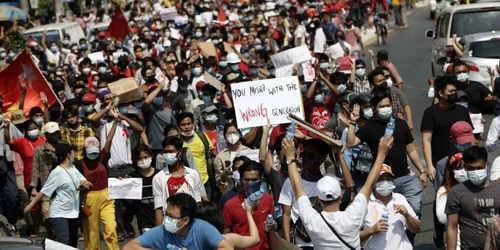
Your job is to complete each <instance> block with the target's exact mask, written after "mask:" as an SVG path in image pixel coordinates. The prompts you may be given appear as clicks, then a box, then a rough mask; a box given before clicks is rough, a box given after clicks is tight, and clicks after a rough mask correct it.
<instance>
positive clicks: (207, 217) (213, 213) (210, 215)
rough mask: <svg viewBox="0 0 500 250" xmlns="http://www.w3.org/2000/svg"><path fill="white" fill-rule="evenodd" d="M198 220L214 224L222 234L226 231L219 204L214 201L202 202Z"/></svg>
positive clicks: (197, 210)
mask: <svg viewBox="0 0 500 250" xmlns="http://www.w3.org/2000/svg"><path fill="white" fill-rule="evenodd" d="M196 218H197V219H201V220H204V221H206V222H208V223H210V224H212V226H214V227H215V228H217V230H219V232H220V233H222V232H223V231H224V220H223V219H222V216H221V214H220V211H219V208H218V207H217V204H216V203H215V202H213V201H203V202H201V204H200V205H198V208H197V209H196Z"/></svg>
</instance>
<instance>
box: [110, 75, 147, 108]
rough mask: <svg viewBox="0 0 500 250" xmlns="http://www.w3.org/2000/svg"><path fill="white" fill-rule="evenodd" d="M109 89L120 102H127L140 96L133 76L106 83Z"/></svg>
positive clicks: (140, 93)
mask: <svg viewBox="0 0 500 250" xmlns="http://www.w3.org/2000/svg"><path fill="white" fill-rule="evenodd" d="M108 88H109V91H111V93H113V94H114V95H116V96H118V97H119V98H120V103H127V102H131V101H135V100H138V99H140V98H142V92H141V91H140V90H139V87H137V83H135V79H134V78H133V77H128V78H123V79H120V80H118V81H116V82H112V83H109V84H108Z"/></svg>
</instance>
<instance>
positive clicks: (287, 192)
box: [278, 178, 318, 247]
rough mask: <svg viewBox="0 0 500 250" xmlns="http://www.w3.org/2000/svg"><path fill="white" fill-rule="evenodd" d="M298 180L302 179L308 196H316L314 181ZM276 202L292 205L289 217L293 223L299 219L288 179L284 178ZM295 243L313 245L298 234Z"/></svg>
mask: <svg viewBox="0 0 500 250" xmlns="http://www.w3.org/2000/svg"><path fill="white" fill-rule="evenodd" d="M300 180H301V181H302V188H303V189H304V192H305V193H306V195H307V197H308V198H311V197H317V196H318V195H317V194H316V182H309V181H306V180H303V179H302V178H301V179H300ZM278 203H279V204H282V205H285V206H292V212H291V218H292V220H293V222H294V223H295V222H297V220H298V219H299V205H298V203H297V200H296V198H295V193H294V192H293V188H292V183H291V182H290V179H286V181H285V183H284V184H283V187H282V188H281V193H280V197H279V200H278ZM295 243H296V245H297V246H299V247H312V246H313V244H312V242H309V243H307V242H305V241H303V240H302V239H301V238H300V237H298V236H297V237H296V238H295Z"/></svg>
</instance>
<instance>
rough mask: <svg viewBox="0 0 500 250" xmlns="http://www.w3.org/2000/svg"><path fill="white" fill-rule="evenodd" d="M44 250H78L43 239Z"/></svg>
mask: <svg viewBox="0 0 500 250" xmlns="http://www.w3.org/2000/svg"><path fill="white" fill-rule="evenodd" d="M45 250H78V249H77V248H74V247H70V246H68V245H65V244H62V243H59V242H57V241H53V240H51V239H49V238H47V239H45Z"/></svg>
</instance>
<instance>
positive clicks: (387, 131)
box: [384, 117, 396, 137]
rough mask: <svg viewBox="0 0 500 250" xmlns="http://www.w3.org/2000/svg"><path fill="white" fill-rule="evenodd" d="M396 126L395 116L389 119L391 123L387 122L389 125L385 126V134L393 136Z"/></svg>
mask: <svg viewBox="0 0 500 250" xmlns="http://www.w3.org/2000/svg"><path fill="white" fill-rule="evenodd" d="M395 127H396V119H394V117H391V119H390V120H389V123H387V127H385V134H384V136H386V137H387V136H391V135H393V134H394V128H395Z"/></svg>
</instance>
